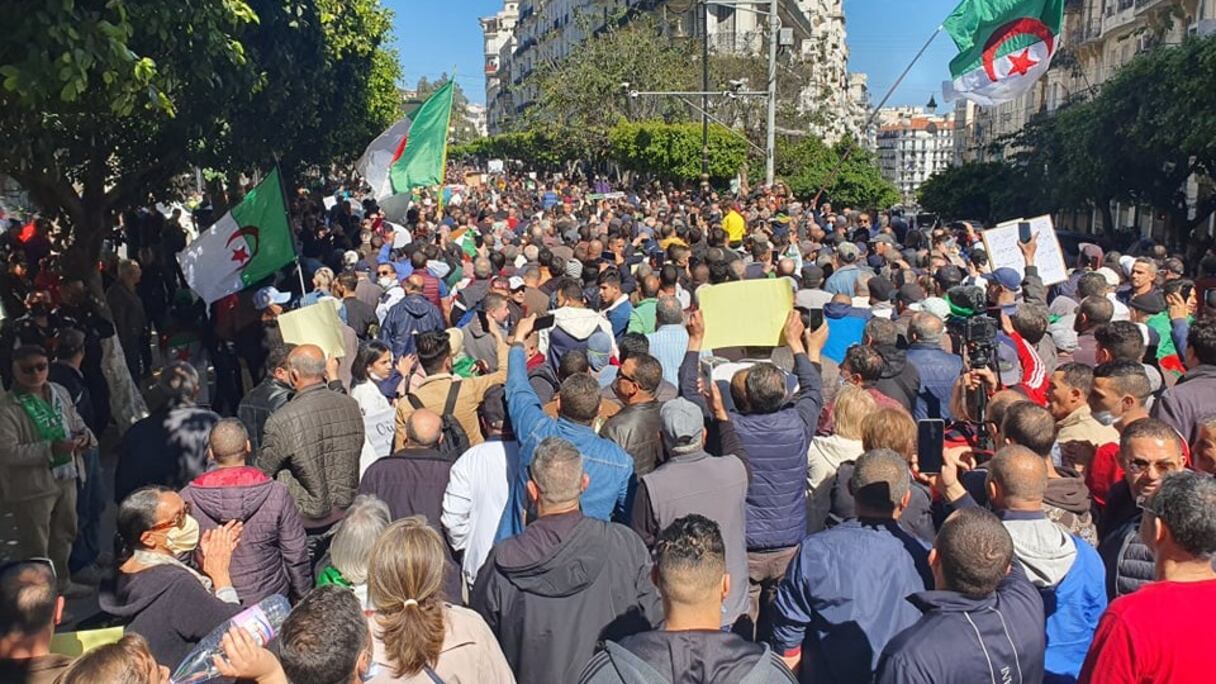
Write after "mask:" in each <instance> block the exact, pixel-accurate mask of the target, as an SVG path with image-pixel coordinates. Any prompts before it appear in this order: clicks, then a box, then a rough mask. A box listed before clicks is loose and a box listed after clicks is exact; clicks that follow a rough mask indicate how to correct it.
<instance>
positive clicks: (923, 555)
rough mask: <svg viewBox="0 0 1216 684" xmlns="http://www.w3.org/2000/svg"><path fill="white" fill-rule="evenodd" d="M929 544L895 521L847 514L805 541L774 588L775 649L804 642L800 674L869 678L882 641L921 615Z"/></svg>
mask: <svg viewBox="0 0 1216 684" xmlns="http://www.w3.org/2000/svg"><path fill="white" fill-rule="evenodd" d="M928 556H929V551H928V549H927V548H926V547H925V546H924V545H923V544H922V543H921V542H920V541H918V540H917V539H916V538H915V537H913V536H911V535H909V534H908V533H907V532H905V531H904V530H903V529H901V528H900V527H899V525H898V524H897V523H896V522H895V521H892V520H886V521H866V522H862V521H859V520H847V521H845V522H843V523H841V524H840V525H837V526H836V527H833V528H831V529H828V530H824V531H823V532H819V533H817V534H812V535H811V536H809V537H807V538H806V540H805V541H803V542H802V548H800V549H799V550H798V555H797V556H795V557H794V560H793V562H792V563H791V564H790V567H789V570H788V571H787V572H786V573H785V578H784V579H782V580H781V585H780V588H779V589H778V590H777V602H776V604H775V607H776V616H775V618H774V623H773V637H772V642H773V649H774V650H775V651H777V652H778V653H779V654H784V655H790V654H792V653H793V652H794V651H796V650H797V649H798V647H799V646H801V647H802V668H801V671H802V678H801V680H802V681H803V682H806V683H810V682H815V683H823V682H840V683H841V684H849V683H851V682H868V681H870V678H871V676H872V674H873V672H874V668H875V667H876V666H877V665H878V656H879V654H880V653H882V649H883V647H884V646H886V644H887V642H888V641H890V640H891V639H892V638H894V637H895V635H896V634H899V632H900V631H902V630H904V629H906V628H907V627H910V626H912V624H913V623H915V622H916V620H917V619H918V618H919V617H920V611H918V610H916V608H914V607H913V606H912V604H911V603H908V601H907V600H906V599H907V597H908V596H909V595H911V594H915V593H917V592H921V591H924V590H925V589H926V588H928V587H931V586H933V574H932V572H931V571H930V570H929V560H928Z"/></svg>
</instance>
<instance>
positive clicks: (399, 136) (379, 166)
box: [355, 117, 410, 200]
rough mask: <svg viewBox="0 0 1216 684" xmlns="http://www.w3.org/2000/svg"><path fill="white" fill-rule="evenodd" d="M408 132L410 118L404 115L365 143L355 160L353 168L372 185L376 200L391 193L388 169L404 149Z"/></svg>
mask: <svg viewBox="0 0 1216 684" xmlns="http://www.w3.org/2000/svg"><path fill="white" fill-rule="evenodd" d="M409 132H410V120H409V118H408V117H406V118H404V119H401V120H400V121H398V122H396V123H394V124H393V125H392V126H389V127H388V129H387V130H385V131H384V132H383V133H381V134H380V135H378V136H376V139H375V140H373V141H371V142H370V143H369V144H368V145H367V149H365V150H364V151H363V156H362V157H359V161H357V162H355V169H356V170H358V171H359V174H360V175H361V176H363V178H364V179H365V180H366V181H367V184H368V185H370V186H371V187H372V196H373V197H375V198H376V199H377V200H382V199H384V198H385V197H389V196H391V195H392V194H393V189H392V187H391V186H390V185H389V181H388V170H389V167H391V166H392V165H393V162H395V161H397V160H398V159H400V158H401V154H402V153H403V152H404V151H405V143H406V142H407V141H408V140H409Z"/></svg>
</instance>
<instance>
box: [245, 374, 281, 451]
mask: <svg viewBox="0 0 1216 684" xmlns="http://www.w3.org/2000/svg"><path fill="white" fill-rule="evenodd" d="M291 395H292V389H291V386H290V385H284V384H283V383H281V382H279V381H278V380H275V379H274V376H271V375H267V376H266V377H265V378H263V379H262V381H261V382H259V383H258V384H257V386H256V387H254V388H253V389H252V390H250V391H249V394H246V395H245V396H244V398H242V399H241V405H240V406H238V407H237V409H236V415H237V417H238V418H240V419H241V422H242V423H244V424H245V430H246V431H248V432H249V445H250V446H252V447H253V451H254V453H257V450H258V449H260V448H261V447H262V435H264V434H265V432H266V419H267V418H269V417H270V414H272V413H274V412H275V411H278V410H279V409H280V408H283V405H284V404H286V403H287V402H288V401H291Z"/></svg>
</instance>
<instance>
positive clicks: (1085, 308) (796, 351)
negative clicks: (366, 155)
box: [0, 172, 1216, 684]
mask: <svg viewBox="0 0 1216 684" xmlns="http://www.w3.org/2000/svg"><path fill="white" fill-rule="evenodd" d="M475 178H476V182H471V183H464V184H459V185H455V186H450V187H448V188H445V189H444V192H443V194H442V195H436V194H433V193H431V192H423V193H421V194H420V195H419V196H418V197H417V198H416V200H415V202H414V203H413V205H412V207H411V208H410V209H409V210H408V212H407V213H406V214H405V215H404V216H396V217H386V216H385V215H384V214H383V213H382V212H381V210H380V208H379V207H378V206H377V204H376V202H375V201H374V200H372V199H363V198H361V197H360V195H359V193H357V192H355V193H353V194H352V193H351V192H348V191H346V190H344V189H341V188H339V189H335V188H334V187H333V186H328V187H326V188H318V189H316V190H315V191H313V192H308V191H306V190H302V189H301V190H298V191H296V192H295V193H293V194H292V195H291V196H290V198H289V204H290V214H291V217H290V218H291V225H292V229H293V231H294V233H295V235H294V237H295V240H296V244H297V249H298V253H299V256H300V258H299V261H298V264H296V265H291V266H290V267H286V268H285V269H284V270H283V271H282V272H281V273H279V274H277V275H276V276H273V277H271V278H269V279H267V280H266V281H264V282H260V283H257V284H256V285H254V286H252V287H250V288H248V289H246V290H244V291H242V292H239V293H236V294H233V295H230V296H228V297H225V298H223V299H220V300H218V301H216V302H212V303H210V304H207V303H205V302H202V301H200V300H199V299H198V297H197V296H195V294H194V293H192V292H191V291H190V290H189V289H188V288H187V287H186V286H185V281H184V279H183V278H182V275H181V271H180V269H179V268H178V266H177V263H176V260H175V254H176V253H177V252H178V251H179V250H181V249H182V248H183V247H184V245H185V244H186V241H187V239H188V234H187V232H186V231H185V229H184V228H183V227H182V225H181V222H180V218H181V217H180V216H178V215H177V214H173V215H171V216H165V215H164V214H162V213H160V212H158V211H156V210H147V211H140V212H131V213H128V214H124V215H123V216H122V217H121V221H120V225H119V226H118V227H117V228H116V229H115V233H114V235H113V236H112V239H111V240H108V241H107V245H118V246H119V247H118V249H117V251H109V250H107V252H106V254H105V255H104V256H103V259H102V263H101V265H100V270H99V272H98V273H96V274H82V273H70V272H65V271H64V270H63V269H62V268H61V267H60V264H59V252H60V249H59V247H60V246H59V245H58V244H57V243H56V242H55V241H54V240H53V239H52V238H53V237H54V236H53V232H54V231H53V226H52V225H51V224H50V223H48V222H46V221H44V220H41V219H38V220H35V221H32V222H30V223H29V224H28V225H16V224H14V225H13V226H12V227H11V228H9V229H8V230H7V232H5V233H3V235H2V236H0V249H2V250H3V254H4V259H5V264H6V271H5V273H4V274H3V286H4V292H3V297H2V304H3V313H4V320H3V323H2V325H0V370H2V371H3V381H4V386H5V390H4V392H3V394H0V530H3V531H4V532H6V533H7V534H9V535H11V539H8V540H6V542H7V543H6V545H5V546H3V547H0V553H2V554H4V555H5V556H7V557H8V559H9V560H8V562H6V563H5V564H4V565H2V566H0V680H2V681H4V682H19V683H30V684H46V683H50V682H63V683H65V684H75V683H77V682H118V681H122V682H156V683H161V682H168V681H169V680H168V676H169V672H170V671H172V670H173V669H174V668H176V667H177V666H178V664H179V663H180V662H181V661H182V660H183V658H185V657H186V656H187V654H189V653H190V652H191V651H192V650H193V649H194V648H195V647H196V646H197V645H198V644H199V642H200V641H201V640H203V639H204V637H206V636H207V635H208V634H209V633H211V632H212V631H213V630H214V629H216V628H217V627H218V626H221V625H223V624H225V623H226V621H227V620H229V618H231V617H232V616H234V615H236V614H237V613H239V612H240V611H242V610H243V609H245V608H248V607H249V606H252V605H255V604H257V603H258V602H259V601H261V600H263V599H265V598H267V597H271V596H274V595H281V596H283V597H286V598H287V599H288V600H289V601H290V603H291V605H292V609H291V612H290V614H289V615H288V616H287V618H286V621H285V622H284V623H283V624H282V627H281V628H280V629H279V630H278V634H277V635H276V637H275V638H274V639H273V640H272V641H271V642H270V643H268V644H261V643H260V642H259V641H257V640H255V639H254V638H253V636H252V635H251V634H249V633H247V632H245V631H244V630H242V629H233V630H231V631H230V632H228V633H227V634H226V635H225V636H224V638H223V641H222V649H221V651H222V652H221V653H219V654H217V655H216V658H215V664H216V668H217V670H218V672H219V673H220V674H221V675H222V676H224V677H227V678H231V679H238V680H249V681H256V682H260V683H262V684H279V683H286V682H293V683H296V684H306V683H307V684H311V683H314V682H326V683H334V684H338V683H344V684H345V683H352V684H353V683H355V682H419V683H435V682H448V683H453V682H482V683H489V682H515V681H518V682H527V683H534V682H535V683H539V684H548V683H555V684H556V683H567V682H584V683H588V684H592V683H594V684H600V683H609V682H627V683H634V682H638V683H640V682H705V683H708V682H722V683H726V682H732V683H733V682H747V683H752V684H758V683H761V682H792V681H801V682H816V683H827V682H842V683H844V682H848V683H853V682H869V681H874V682H881V683H883V684H888V683H892V684H893V683H896V682H926V683H927V682H934V683H936V684H941V683H951V682H958V683H960V684H961V683H967V684H971V683H974V682H989V681H991V682H993V683H994V684H996V683H997V682H1002V683H1005V682H1010V683H1016V684H1029V683H1031V682H1034V683H1037V682H1077V681H1080V682H1098V683H1102V684H1105V683H1107V682H1171V683H1182V682H1203V681H1210V680H1209V679H1208V678H1209V677H1212V676H1213V675H1212V674H1211V673H1212V672H1214V671H1216V654H1213V653H1212V652H1211V651H1208V650H1207V648H1206V646H1205V643H1206V637H1205V636H1204V634H1206V628H1205V625H1209V626H1210V623H1208V622H1207V620H1208V618H1207V617H1206V616H1207V614H1208V608H1212V609H1213V610H1216V566H1214V565H1213V561H1214V559H1216V555H1214V554H1216V479H1213V476H1214V475H1216V405H1212V406H1208V403H1209V402H1211V401H1212V400H1213V399H1216V251H1213V250H1211V249H1208V250H1207V251H1205V250H1204V249H1192V250H1188V252H1187V254H1188V258H1187V259H1184V258H1180V257H1178V256H1174V255H1172V254H1171V253H1170V252H1169V250H1167V249H1166V248H1165V247H1164V246H1163V245H1160V244H1156V243H1154V242H1153V241H1152V240H1149V239H1144V240H1141V241H1139V242H1137V243H1135V244H1133V245H1126V246H1123V247H1122V249H1121V250H1120V251H1115V250H1113V249H1104V248H1103V247H1102V246H1100V245H1099V244H1098V243H1099V242H1103V243H1104V241H1102V240H1098V241H1096V242H1094V243H1084V244H1082V245H1081V246H1080V249H1079V253H1077V254H1075V255H1069V257H1068V258H1069V259H1070V261H1072V263H1070V264H1068V266H1069V268H1068V277H1067V279H1066V280H1062V281H1060V282H1047V283H1045V282H1044V280H1043V277H1042V274H1040V272H1039V269H1038V268H1036V265H1035V263H1036V260H1035V257H1036V254H1037V251H1038V249H1039V248H1040V245H1039V241H1040V240H1042V239H1048V238H1044V237H1043V236H1039V237H1037V238H1033V239H1030V240H1028V241H1023V242H1019V249H1020V251H1021V254H1022V259H1023V261H1022V264H1021V266H1022V268H1020V269H1016V268H1011V267H1009V266H1002V267H998V268H992V267H991V265H990V260H989V255H988V254H986V252H985V249H984V242H983V241H982V240H981V239H980V231H981V230H983V229H984V226H980V225H974V224H972V223H968V222H965V221H960V222H954V223H947V222H941V221H934V222H932V223H931V224H928V225H926V224H925V223H924V222H920V223H918V222H917V221H915V220H913V219H910V218H906V217H904V216H902V215H901V214H900V213H899V212H897V211H869V210H866V209H865V208H855V207H835V206H832V205H831V204H828V203H827V202H824V203H823V204H821V205H819V206H814V205H812V204H808V203H805V202H800V201H798V200H797V199H795V198H794V197H792V196H790V195H789V194H788V193H787V192H786V191H785V189H784V187H783V186H781V185H780V184H778V185H776V186H773V187H761V188H758V189H755V190H749V189H744V190H743V191H742V192H740V193H738V194H735V195H731V196H728V195H726V194H718V193H715V192H713V191H712V190H701V189H692V190H685V189H681V188H677V187H673V186H663V185H660V184H657V183H656V184H648V185H637V186H630V187H625V188H622V189H621V190H619V191H616V192H611V191H606V190H609V188H608V187H607V186H606V184H605V183H604V182H602V181H601V182H598V183H596V184H595V186H592V184H591V183H590V182H579V181H573V180H570V179H563V178H561V177H560V176H554V177H546V176H544V175H540V176H538V175H536V174H524V173H517V172H508V173H506V174H495V175H480V176H476V177H475ZM327 207H328V208H327ZM214 218H215V217H214V216H210V217H208V216H207V215H206V214H205V212H204V213H200V215H199V216H197V219H198V220H199V221H201V222H202V223H203V225H206V223H207V222H208V220H209V219H210V220H213V219H214ZM1104 244H1105V243H1104ZM120 254H121V255H123V256H121V257H120ZM297 267H298V268H299V269H300V272H299V273H297V272H296V270H295V269H296V268H297ZM761 279H765V280H767V279H772V280H774V281H781V282H784V283H787V284H788V286H789V288H790V293H791V298H792V301H793V302H794V305H795V308H793V309H792V310H790V311H789V312H788V314H785V316H786V317H785V318H784V320H779V321H778V320H774V321H771V323H773V324H774V327H775V326H777V325H780V326H782V333H781V344H780V345H779V346H771V347H733V348H712V349H711V348H708V346H707V344H706V342H707V340H708V339H709V338H710V336H707V329H706V326H707V323H706V319H707V316H705V315H703V311H702V308H701V306H700V301H701V298H702V296H703V295H704V293H705V291H706V288H714V287H719V286H723V287H729V286H730V284H731V283H734V282H737V281H746V280H761ZM314 305H316V306H332V307H334V308H335V310H336V311H337V313H338V318H339V320H340V322H341V330H340V331H339V332H340V334H341V337H342V340H343V345H344V349H345V353H342V354H335V353H330V354H327V353H326V352H325V351H323V346H321V345H319V344H311V343H304V342H297V343H295V344H292V343H288V342H286V341H285V340H284V336H283V334H282V332H281V331H280V329H279V324H278V318H279V317H280V316H281V315H282V314H283V313H284V312H286V311H290V310H292V309H295V308H302V307H306V306H314ZM744 313H745V312H743V311H740V312H739V319H740V320H744V319H749V317H747V316H744V315H743V314H744ZM715 320H719V319H715ZM749 320H750V319H749ZM717 324H720V323H717ZM111 361H113V363H111ZM116 368H117V369H118V370H119V371H122V373H120V374H121V375H123V377H121V378H118V379H116V376H115V369H116ZM116 382H121V383H128V382H132V383H134V385H136V386H138V387H140V388H141V389H142V391H143V394H142V396H143V397H144V398H146V401H147V406H148V411H146V412H144V413H140V414H139V415H134V416H130V417H129V418H130V419H129V420H128V416H127V414H128V413H130V411H129V410H125V409H124V410H121V411H120V410H117V409H116V408H115V402H114V401H113V400H112V399H111V395H112V394H115V393H116V391H115V390H114V389H112V388H114V386H115V383H116ZM935 427H936V428H937V433H936V434H937V435H938V436H940V440H939V441H938V442H937V444H938V445H937V446H935V445H934V441H933V435H934V428H935ZM110 508H113V509H114V510H115V511H116V513H115V516H114V517H115V535H114V537H115V538H114V539H111V538H109V537H108V535H107V531H108V530H107V526H106V525H104V524H103V523H102V521H103V519H104V518H105V517H106V515H105V512H106V511H107V510H108V509H110ZM94 595H96V596H97V604H98V605H99V606H100V611H101V613H100V614H98V615H93V616H90V617H89V619H88V620H87V621H86V622H87V625H86V626H97V625H116V626H122V627H123V636H122V638H121V640H119V641H117V642H115V643H110V644H106V645H103V646H100V647H97V648H94V649H92V650H89V651H87V652H86V653H84V654H83V655H80V656H79V657H76V658H72V657H69V656H66V655H62V654H57V653H53V652H52V647H51V641H52V636H53V635H54V634H55V632H56V629H57V626H58V625H59V624H60V623H61V622H63V620H64V615H65V612H64V611H65V602H66V601H69V600H71V601H76V600H80V599H87V598H89V597H91V596H94ZM80 617H81V616H76V618H77V622H78V623H79V618H80ZM76 626H80V625H79V624H77V625H76Z"/></svg>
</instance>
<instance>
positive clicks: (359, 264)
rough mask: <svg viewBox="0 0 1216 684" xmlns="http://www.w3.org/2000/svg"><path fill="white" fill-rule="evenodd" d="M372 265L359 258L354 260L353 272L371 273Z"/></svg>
mask: <svg viewBox="0 0 1216 684" xmlns="http://www.w3.org/2000/svg"><path fill="white" fill-rule="evenodd" d="M371 271H372V265H371V264H369V263H367V259H360V260H358V261H356V262H355V273H371Z"/></svg>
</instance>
